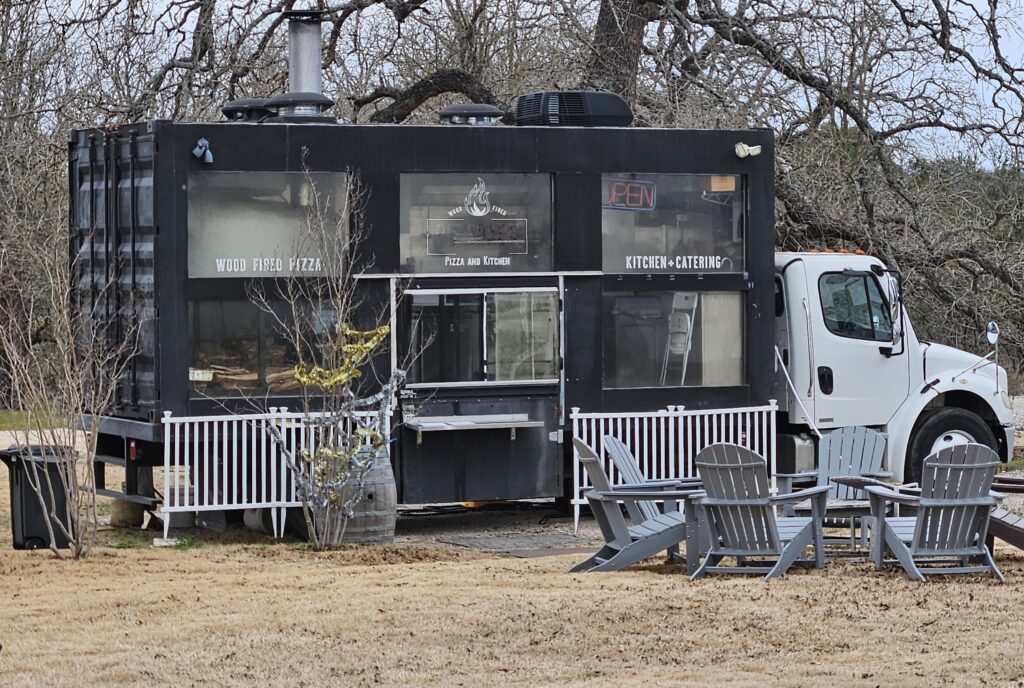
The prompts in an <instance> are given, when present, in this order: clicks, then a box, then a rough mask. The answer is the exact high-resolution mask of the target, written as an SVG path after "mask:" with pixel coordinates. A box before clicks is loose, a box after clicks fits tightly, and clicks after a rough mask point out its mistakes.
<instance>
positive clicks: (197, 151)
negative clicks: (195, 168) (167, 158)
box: [192, 138, 213, 165]
mask: <svg viewBox="0 0 1024 688" xmlns="http://www.w3.org/2000/svg"><path fill="white" fill-rule="evenodd" d="M192 155H194V156H195V157H197V158H199V159H200V160H202V161H203V162H204V163H206V164H207V165H210V164H213V151H211V150H210V142H209V141H207V140H206V139H205V138H202V139H199V140H198V141H196V146H195V148H193V149H192Z"/></svg>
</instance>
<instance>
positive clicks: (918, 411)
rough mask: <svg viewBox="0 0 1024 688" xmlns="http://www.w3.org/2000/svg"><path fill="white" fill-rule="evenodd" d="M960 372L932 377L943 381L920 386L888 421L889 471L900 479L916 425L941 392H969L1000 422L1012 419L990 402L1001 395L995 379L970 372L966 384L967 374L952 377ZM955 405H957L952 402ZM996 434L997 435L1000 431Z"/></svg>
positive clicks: (942, 373)
mask: <svg viewBox="0 0 1024 688" xmlns="http://www.w3.org/2000/svg"><path fill="white" fill-rule="evenodd" d="M957 372H959V371H953V370H944V371H942V372H941V373H940V374H939V375H937V376H936V377H934V378H932V379H933V380H934V379H936V378H938V379H939V380H940V382H938V383H936V384H935V385H934V386H932V387H930V388H929V389H928V391H926V392H925V393H924V394H922V393H921V390H920V389H917V390H915V391H913V392H911V394H910V396H909V397H908V398H907V400H906V401H905V402H904V403H903V405H902V406H901V407H900V408H899V409H898V410H897V411H896V413H895V414H894V415H893V417H892V418H891V419H890V420H889V424H888V431H889V437H888V446H889V452H888V453H889V470H890V471H892V473H893V475H894V476H897V479H899V478H900V477H902V475H903V469H904V466H905V464H906V460H907V448H908V447H909V446H910V438H911V434H912V433H913V431H914V425H915V424H916V423H917V421H918V419H920V418H921V415H922V414H923V413H924V411H925V408H927V406H928V404H929V403H931V402H932V401H934V400H935V398H936V397H938V396H939V395H941V394H945V393H947V392H967V393H969V394H972V395H973V396H975V397H977V398H978V399H979V400H980V401H981V402H982V403H984V404H985V405H986V406H988V407H989V409H990V410H991V411H992V415H993V416H995V417H996V418H998V419H999V422H1000V423H1003V424H1005V423H1008V422H1012V419H1008V418H1001V417H1000V415H999V409H997V408H996V407H995V406H994V405H993V403H992V401H991V400H993V399H998V398H999V397H998V396H997V392H996V386H995V381H993V380H991V379H989V378H986V377H982V376H980V375H971V376H970V378H966V379H970V380H971V384H970V385H967V384H965V383H960V382H959V380H961V379H965V375H960V376H958V377H957V380H956V381H954V380H953V375H954V374H955V373H957ZM953 406H957V405H956V404H953ZM1004 415H1005V411H1004ZM996 436H997V437H998V434H997V435H996Z"/></svg>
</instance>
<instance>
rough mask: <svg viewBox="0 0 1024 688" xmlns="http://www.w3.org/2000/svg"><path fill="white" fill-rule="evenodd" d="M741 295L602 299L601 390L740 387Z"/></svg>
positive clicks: (632, 294)
mask: <svg viewBox="0 0 1024 688" xmlns="http://www.w3.org/2000/svg"><path fill="white" fill-rule="evenodd" d="M743 341H744V337H743V294H741V293H736V292H733V293H729V292H722V293H720V292H696V291H640V292H637V291H616V292H606V293H605V294H604V386H605V388H609V389H617V388H618V389H621V388H632V387H689V386H705V387H727V386H735V385H742V384H743V381H744V368H743V361H744V356H743Z"/></svg>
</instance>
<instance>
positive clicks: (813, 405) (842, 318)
mask: <svg viewBox="0 0 1024 688" xmlns="http://www.w3.org/2000/svg"><path fill="white" fill-rule="evenodd" d="M775 322H776V347H777V356H776V362H775V363H776V378H775V380H776V381H775V393H776V395H777V398H778V399H779V406H780V418H779V420H780V423H779V428H780V437H779V452H780V461H782V462H783V463H781V464H780V465H786V464H787V463H789V464H790V465H791V468H792V469H794V470H809V469H811V468H813V466H814V445H813V435H814V434H815V430H817V431H820V432H825V431H827V430H829V429H833V428H838V427H842V426H847V425H865V426H869V427H872V428H875V429H876V430H879V431H881V432H883V433H885V434H886V436H887V438H888V441H887V469H888V470H889V471H891V472H892V473H893V475H894V476H895V477H896V478H897V479H899V478H903V479H905V480H908V481H909V480H917V479H918V478H919V477H920V470H921V469H920V466H921V460H922V459H923V458H924V457H925V456H927V455H928V454H931V453H932V452H934V451H936V450H937V449H939V448H941V447H943V446H946V445H950V444H961V443H966V442H980V443H982V444H986V445H988V446H990V447H992V448H993V449H994V450H996V451H997V452H998V453H999V456H1000V458H1001V459H1002V460H1004V461H1006V460H1009V458H1010V457H1011V456H1012V455H1013V412H1012V410H1011V409H1010V398H1009V394H1008V390H1007V376H1006V371H1005V370H1004V369H1003V368H1001V367H999V366H998V365H997V364H996V363H995V362H993V361H992V360H991V358H990V357H985V358H983V357H980V356H977V355H975V354H971V353H968V352H966V351H960V350H958V349H953V348H951V347H948V346H943V345H941V344H932V343H929V342H922V341H920V340H918V338H917V335H916V334H915V332H914V327H913V325H912V323H911V322H910V318H909V316H908V314H907V313H906V311H905V309H904V308H903V300H902V294H901V281H900V277H899V275H898V274H897V273H896V272H895V271H891V270H888V269H887V268H886V266H885V265H884V264H883V263H882V262H881V261H879V260H878V259H877V258H873V257H871V256H867V255H863V254H860V253H847V252H841V253H776V255H775ZM990 356H991V354H990Z"/></svg>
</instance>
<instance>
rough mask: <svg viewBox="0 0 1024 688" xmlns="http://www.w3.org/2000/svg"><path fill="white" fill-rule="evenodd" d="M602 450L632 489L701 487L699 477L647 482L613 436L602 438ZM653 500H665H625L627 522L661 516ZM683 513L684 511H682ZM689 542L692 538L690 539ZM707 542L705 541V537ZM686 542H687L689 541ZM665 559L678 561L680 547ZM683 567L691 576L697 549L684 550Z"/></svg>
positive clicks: (615, 488) (630, 454)
mask: <svg viewBox="0 0 1024 688" xmlns="http://www.w3.org/2000/svg"><path fill="white" fill-rule="evenodd" d="M603 443H604V450H605V452H607V453H608V456H610V457H611V459H612V463H613V464H614V465H615V469H616V470H617V471H618V472H619V475H621V476H622V479H623V480H624V481H625V483H626V485H627V486H629V487H631V488H634V489H635V488H636V487H640V486H642V487H643V489H650V490H652V491H661V492H664V491H667V490H696V489H699V488H700V478H675V479H671V480H648V479H647V477H646V476H644V472H643V470H641V468H640V463H639V462H638V461H637V460H636V457H635V456H633V452H632V451H630V449H629V447H627V446H626V443H625V442H623V441H622V440H620V439H619V438H618V437H615V436H614V435H605V436H604V440H603ZM623 487H624V486H620V485H612V490H613V491H616V492H618V491H621V490H622V489H623ZM655 499H664V495H663V494H662V495H660V496H659V497H655V498H652V499H649V500H648V499H638V500H626V501H625V503H624V506H625V507H626V513H628V514H629V519H630V521H632V522H633V523H634V524H636V523H642V522H644V521H646V520H648V519H652V518H657V517H658V516H660V515H661V513H662V511H661V509H659V508H658V502H657V501H655ZM684 514H685V509H684ZM691 539H692V538H691ZM705 540H706V538H705ZM687 542H690V540H689V539H688V540H687ZM668 557H669V559H670V560H672V561H677V560H679V559H680V558H681V557H680V554H679V546H678V545H673V546H672V547H669V548H668ZM685 561H686V568H687V572H688V573H691V574H692V573H693V572H694V571H695V570H696V568H697V565H698V564H700V555H699V553H698V547H697V546H687V548H686V558H685Z"/></svg>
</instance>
